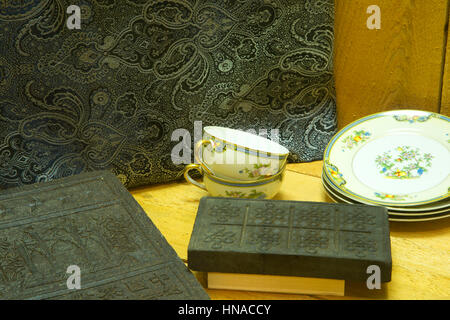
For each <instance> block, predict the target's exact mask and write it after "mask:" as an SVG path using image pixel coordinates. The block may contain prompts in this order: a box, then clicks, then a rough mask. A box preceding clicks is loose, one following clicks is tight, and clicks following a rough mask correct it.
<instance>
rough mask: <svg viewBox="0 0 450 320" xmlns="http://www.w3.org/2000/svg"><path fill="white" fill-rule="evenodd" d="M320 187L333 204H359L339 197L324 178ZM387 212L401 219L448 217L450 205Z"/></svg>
mask: <svg viewBox="0 0 450 320" xmlns="http://www.w3.org/2000/svg"><path fill="white" fill-rule="evenodd" d="M322 185H323V187H324V189H325V191H326V192H327V194H328V196H329V197H330V198H331V199H332V200H333V201H335V202H339V203H348V204H361V203H359V202H356V201H353V200H350V199H348V198H345V197H344V196H342V195H339V194H338V193H337V192H336V191H334V190H333V189H332V188H331V187H330V186H329V185H328V183H327V180H326V178H325V179H322ZM386 208H387V209H388V212H389V216H396V217H403V218H420V217H423V218H427V217H435V216H436V215H437V214H448V215H450V209H449V208H450V203H447V204H446V207H443V208H438V209H434V210H424V211H419V210H416V211H404V210H403V208H398V207H397V208H393V207H386Z"/></svg>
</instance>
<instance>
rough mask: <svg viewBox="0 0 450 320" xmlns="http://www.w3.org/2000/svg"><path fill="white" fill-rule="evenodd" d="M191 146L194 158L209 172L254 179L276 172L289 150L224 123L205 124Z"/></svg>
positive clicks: (217, 175) (283, 164)
mask: <svg viewBox="0 0 450 320" xmlns="http://www.w3.org/2000/svg"><path fill="white" fill-rule="evenodd" d="M203 138H204V139H203V140H201V141H199V142H198V143H197V144H196V147H195V159H196V160H197V162H198V163H199V164H200V165H201V166H202V168H203V170H204V171H205V172H206V173H208V174H209V175H211V176H216V177H219V178H223V179H226V180H237V181H255V180H263V179H266V178H270V177H272V176H274V175H276V174H278V173H279V172H280V171H281V169H282V168H283V167H284V166H285V164H286V162H287V158H288V155H289V150H288V149H286V148H285V147H283V146H281V145H280V144H278V143H276V142H274V141H272V140H269V139H265V138H263V137H261V136H258V135H255V134H252V133H249V132H245V131H240V130H235V129H230V128H224V127H211V126H210V127H205V128H204V135H203Z"/></svg>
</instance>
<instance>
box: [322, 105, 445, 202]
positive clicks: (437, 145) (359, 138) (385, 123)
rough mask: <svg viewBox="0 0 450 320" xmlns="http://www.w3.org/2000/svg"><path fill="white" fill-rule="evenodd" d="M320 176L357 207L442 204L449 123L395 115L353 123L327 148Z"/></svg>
mask: <svg viewBox="0 0 450 320" xmlns="http://www.w3.org/2000/svg"><path fill="white" fill-rule="evenodd" d="M324 172H325V174H326V176H327V178H328V180H329V182H330V185H331V186H332V187H333V189H335V190H336V191H338V192H339V193H340V194H342V195H344V196H346V197H347V198H350V199H352V200H355V201H357V202H362V203H371V204H378V205H385V206H386V205H388V206H391V207H408V206H422V205H425V204H431V203H435V202H438V201H441V200H444V199H446V198H448V197H449V190H450V118H448V117H446V116H443V115H440V114H437V113H431V112H425V111H418V110H397V111H389V112H382V113H377V114H373V115H370V116H367V117H364V118H362V119H359V120H357V121H355V122H353V123H351V124H350V125H348V126H347V127H345V128H344V129H342V130H341V131H339V132H338V133H337V134H336V135H335V136H334V137H333V139H332V140H331V141H330V143H329V144H328V146H327V148H326V149H325V154H324Z"/></svg>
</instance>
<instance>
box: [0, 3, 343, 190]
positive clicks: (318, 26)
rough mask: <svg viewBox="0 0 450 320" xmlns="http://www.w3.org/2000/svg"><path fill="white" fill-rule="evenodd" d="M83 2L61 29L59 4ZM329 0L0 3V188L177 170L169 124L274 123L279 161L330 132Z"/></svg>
mask: <svg viewBox="0 0 450 320" xmlns="http://www.w3.org/2000/svg"><path fill="white" fill-rule="evenodd" d="M70 5H78V6H79V7H80V8H81V19H82V20H81V29H80V30H70V29H69V28H68V27H67V25H66V21H67V19H68V14H67V13H66V11H67V7H68V6H70ZM333 23H334V1H333V0H321V1H318V0H221V1H219V0H152V1H147V0H79V1H76V0H70V1H65V0H20V1H14V0H12V1H1V2H0V187H1V188H6V187H11V186H17V185H22V184H30V183H34V182H38V181H47V180H52V179H55V178H59V177H63V176H68V175H73V174H77V173H80V172H83V171H92V170H100V169H110V170H111V171H112V172H114V173H115V174H116V175H117V176H118V177H119V178H120V179H121V180H122V181H123V183H124V184H125V185H126V186H127V187H133V186H139V185H144V184H150V183H158V182H165V181H170V180H174V179H177V178H178V177H180V176H181V175H180V173H181V171H182V169H183V165H175V164H174V163H173V161H172V159H171V151H172V149H173V148H174V147H175V146H176V145H177V144H178V143H179V141H171V136H172V133H173V132H174V130H176V129H180V128H184V129H187V130H189V131H190V132H191V134H192V139H193V138H194V136H193V128H194V122H195V121H202V125H203V126H206V125H221V126H227V127H232V128H237V129H245V130H248V129H256V130H258V129H266V130H270V129H278V130H279V139H280V143H281V144H283V145H284V146H286V147H288V148H289V149H290V150H291V152H292V155H291V156H290V160H291V161H312V160H317V159H321V158H322V153H323V150H324V148H325V145H326V143H327V142H328V141H329V139H330V138H331V137H332V135H333V134H334V133H335V129H336V106H335V93H334V79H333V55H332V53H333Z"/></svg>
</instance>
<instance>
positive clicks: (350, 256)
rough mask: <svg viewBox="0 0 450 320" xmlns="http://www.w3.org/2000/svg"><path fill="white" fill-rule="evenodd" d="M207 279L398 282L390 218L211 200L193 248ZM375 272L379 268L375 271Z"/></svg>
mask: <svg viewBox="0 0 450 320" xmlns="http://www.w3.org/2000/svg"><path fill="white" fill-rule="evenodd" d="M188 264H189V268H190V269H192V270H197V271H203V272H220V273H240V274H260V275H281V276H300V277H316V278H329V279H341V280H353V281H366V280H367V278H368V277H369V276H370V274H368V267H370V266H372V265H375V266H378V267H379V268H380V275H381V282H388V281H390V280H391V269H392V258H391V246H390V236H389V222H388V215H387V210H386V209H385V208H382V207H375V206H366V205H346V204H330V203H318V202H299V201H280V200H257V199H230V198H212V197H204V198H202V200H201V202H200V206H199V209H198V213H197V218H196V221H195V225H194V230H193V233H192V236H191V240H190V243H189V248H188ZM372 268H373V267H372Z"/></svg>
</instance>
